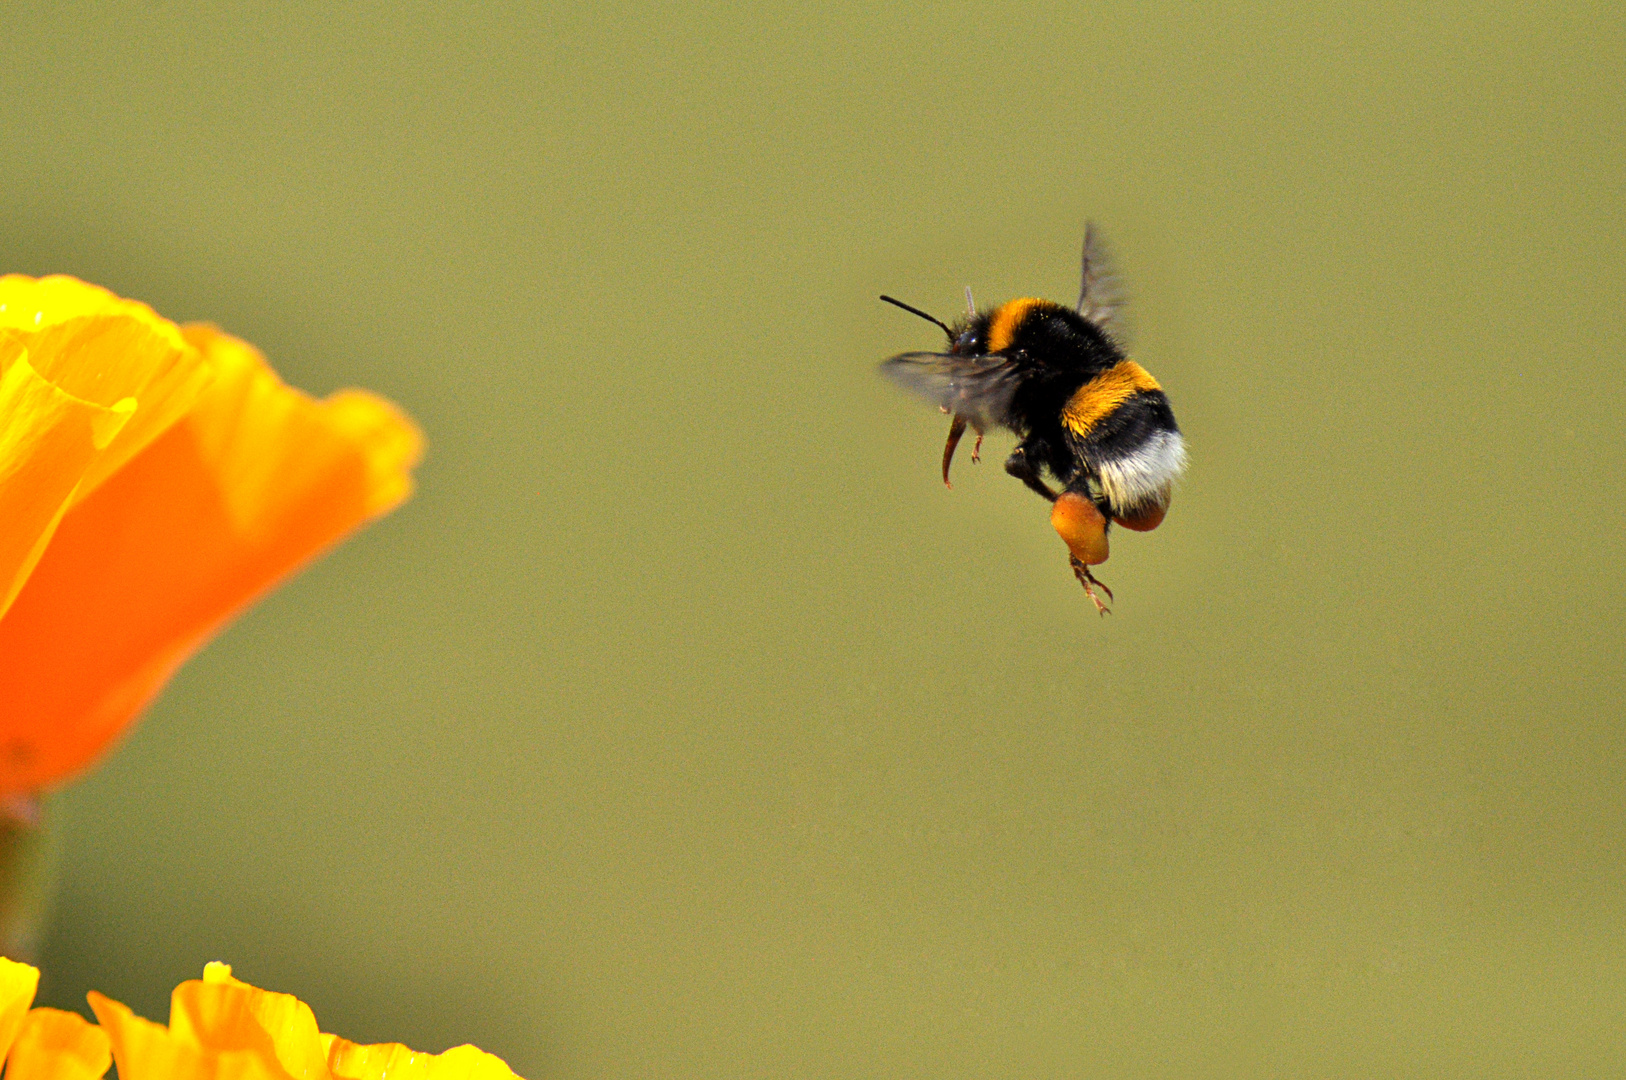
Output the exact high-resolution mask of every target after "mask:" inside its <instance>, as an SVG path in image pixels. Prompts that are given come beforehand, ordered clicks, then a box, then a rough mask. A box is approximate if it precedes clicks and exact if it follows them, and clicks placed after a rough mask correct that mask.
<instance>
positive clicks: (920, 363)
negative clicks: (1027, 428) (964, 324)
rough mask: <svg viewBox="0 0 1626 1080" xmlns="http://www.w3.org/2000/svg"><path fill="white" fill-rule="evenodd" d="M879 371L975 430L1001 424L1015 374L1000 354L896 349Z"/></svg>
mask: <svg viewBox="0 0 1626 1080" xmlns="http://www.w3.org/2000/svg"><path fill="white" fill-rule="evenodd" d="M881 373H882V374H883V375H886V376H887V377H888V378H890V379H892V381H894V382H896V383H897V384H898V385H899V386H902V387H904V388H905V389H907V390H912V391H914V392H915V393H916V394H919V395H920V396H921V397H923V398H925V399H926V400H927V401H929V402H931V403H932V404H933V405H936V406H938V407H939V408H941V409H942V410H943V411H944V412H949V413H953V414H955V415H956V416H963V417H965V418H966V419H967V420H969V421H970V422H971V423H972V424H974V425H975V426H976V427H977V429H978V430H981V429H983V428H989V427H995V426H999V425H1003V426H1006V427H1008V426H1009V424H1008V423H1007V421H1006V418H1007V417H1008V416H1009V415H1010V404H1011V395H1012V394H1014V393H1015V392H1016V386H1017V383H1018V382H1019V381H1020V378H1021V374H1020V372H1019V370H1018V369H1017V367H1016V365H1015V364H1014V363H1013V362H1012V361H1011V360H1009V359H1008V358H1006V357H1003V356H961V355H958V354H956V353H932V352H916V353H902V354H900V355H898V356H894V357H893V358H892V359H890V360H887V361H885V362H884V363H882V364H881Z"/></svg>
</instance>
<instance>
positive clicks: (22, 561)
mask: <svg viewBox="0 0 1626 1080" xmlns="http://www.w3.org/2000/svg"><path fill="white" fill-rule="evenodd" d="M209 375H210V372H209V367H208V365H207V364H206V363H204V361H203V359H202V357H201V356H200V355H199V353H198V351H197V349H195V348H194V347H193V346H191V345H190V344H188V343H187V341H186V340H185V339H184V338H183V337H182V336H181V332H180V329H179V328H178V327H176V326H175V324H174V323H171V322H169V321H168V320H166V319H163V318H160V317H159V316H158V315H156V314H154V313H153V311H152V309H151V308H148V307H147V306H146V305H145V304H139V303H136V302H135V301H131V300H122V299H120V298H119V297H117V296H114V295H113V294H112V293H110V292H108V291H107V290H106V289H102V288H98V287H97V286H95V285H87V284H86V283H84V282H82V281H77V280H75V279H73V278H68V277H52V278H43V279H40V280H35V279H33V278H27V277H21V276H18V275H7V276H5V277H0V615H3V614H4V612H5V610H6V608H7V606H8V605H9V604H10V602H11V601H12V600H13V599H14V598H15V596H16V594H17V591H18V589H19V588H21V586H22V584H23V582H24V581H25V580H26V579H27V577H28V574H29V572H30V571H31V570H32V569H33V567H34V565H35V562H36V560H37V559H38V558H39V555H40V553H41V552H42V551H43V550H44V547H45V545H46V543H47V542H48V541H49V540H50V537H51V532H52V530H54V529H55V527H56V525H57V522H58V521H59V520H60V518H61V515H62V514H63V512H65V511H66V510H67V509H68V507H69V506H71V505H72V504H73V503H74V502H77V501H79V500H80V499H83V498H85V497H86V496H87V495H89V493H90V492H92V491H94V490H95V489H96V488H97V487H98V486H99V485H100V484H101V483H102V482H103V481H104V480H106V479H107V477H108V476H110V475H112V474H113V473H114V472H116V471H117V470H118V469H119V468H120V467H121V466H122V465H123V464H124V463H125V462H126V461H128V460H129V459H130V458H131V457H132V456H134V455H135V454H136V453H138V452H139V451H140V450H141V449H142V448H143V447H145V446H146V445H148V444H149V443H150V442H152V440H153V439H155V438H157V437H158V435H160V434H161V433H162V432H163V431H164V429H166V428H167V427H169V426H170V425H171V424H173V423H174V422H175V421H176V420H178V419H179V418H180V416H181V415H182V414H183V413H184V412H185V411H186V409H187V408H189V407H190V406H191V404H192V402H193V401H194V400H195V398H196V397H197V394H198V392H199V390H200V389H201V388H202V387H203V386H204V385H205V384H206V383H207V382H208V379H209Z"/></svg>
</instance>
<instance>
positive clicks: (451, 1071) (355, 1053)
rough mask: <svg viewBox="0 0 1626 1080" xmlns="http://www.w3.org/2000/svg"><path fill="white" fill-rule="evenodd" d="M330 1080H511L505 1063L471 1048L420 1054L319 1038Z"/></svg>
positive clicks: (383, 1045) (389, 1045)
mask: <svg viewBox="0 0 1626 1080" xmlns="http://www.w3.org/2000/svg"><path fill="white" fill-rule="evenodd" d="M322 1038H323V1039H324V1040H325V1041H326V1042H327V1044H328V1052H327V1063H328V1067H329V1068H331V1069H332V1070H333V1078H334V1080H513V1077H514V1072H513V1070H512V1069H510V1068H509V1067H508V1063H507V1062H506V1061H504V1060H503V1059H502V1058H500V1057H497V1056H496V1055H495V1054H488V1053H486V1052H485V1051H484V1050H481V1049H479V1048H478V1047H475V1046H467V1045H464V1046H454V1047H452V1048H451V1049H450V1050H448V1051H446V1052H445V1053H444V1054H424V1053H419V1052H418V1051H416V1050H411V1049H408V1048H407V1047H405V1046H402V1045H401V1044H400V1043H376V1044H374V1045H372V1046H362V1045H360V1044H358V1043H353V1042H347V1041H346V1040H344V1039H341V1038H339V1037H338V1036H337V1035H323V1036H322Z"/></svg>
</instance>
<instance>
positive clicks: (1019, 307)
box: [988, 296, 1047, 353]
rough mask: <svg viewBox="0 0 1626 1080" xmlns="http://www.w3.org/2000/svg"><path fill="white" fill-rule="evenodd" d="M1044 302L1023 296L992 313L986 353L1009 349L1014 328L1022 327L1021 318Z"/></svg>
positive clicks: (1002, 305)
mask: <svg viewBox="0 0 1626 1080" xmlns="http://www.w3.org/2000/svg"><path fill="white" fill-rule="evenodd" d="M1046 302H1047V301H1044V300H1040V299H1039V298H1038V297H1035V296H1025V297H1023V298H1022V299H1020V300H1011V301H1009V302H1008V303H1004V304H1001V305H999V310H998V311H996V312H994V317H993V320H992V321H991V322H989V324H988V351H989V352H991V353H996V352H1004V351H1005V350H1006V349H1008V348H1010V347H1011V342H1013V341H1015V340H1016V328H1017V327H1018V326H1020V325H1022V318H1023V317H1024V316H1025V315H1027V313H1028V312H1030V311H1032V310H1033V309H1034V308H1036V307H1038V306H1039V305H1040V304H1043V303H1046Z"/></svg>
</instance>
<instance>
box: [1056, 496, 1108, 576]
mask: <svg viewBox="0 0 1626 1080" xmlns="http://www.w3.org/2000/svg"><path fill="white" fill-rule="evenodd" d="M1050 526H1051V528H1053V529H1055V530H1056V534H1057V535H1058V536H1060V537H1061V538H1062V539H1063V540H1065V541H1066V542H1067V550H1068V551H1071V552H1072V553H1073V557H1074V558H1075V559H1077V560H1078V561H1079V562H1081V563H1083V564H1084V565H1085V566H1097V565H1099V564H1101V563H1104V562H1106V561H1107V554H1108V545H1107V519H1106V518H1104V517H1102V516H1101V511H1099V510H1097V509H1096V508H1095V504H1094V503H1092V502H1091V501H1090V500H1088V499H1086V498H1085V497H1084V496H1082V495H1080V494H1079V493H1078V492H1076V491H1064V492H1062V493H1061V494H1060V495H1059V496H1057V498H1056V501H1055V504H1054V505H1053V506H1051V508H1050Z"/></svg>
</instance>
